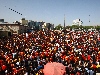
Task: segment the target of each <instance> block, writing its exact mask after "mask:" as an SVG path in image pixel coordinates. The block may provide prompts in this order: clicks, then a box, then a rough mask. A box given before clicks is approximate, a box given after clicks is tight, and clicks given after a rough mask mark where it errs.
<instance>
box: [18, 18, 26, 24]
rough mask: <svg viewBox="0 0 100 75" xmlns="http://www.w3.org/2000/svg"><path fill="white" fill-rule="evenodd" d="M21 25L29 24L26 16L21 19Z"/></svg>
mask: <svg viewBox="0 0 100 75" xmlns="http://www.w3.org/2000/svg"><path fill="white" fill-rule="evenodd" d="M20 23H21V25H28V20H25V18H22V19H21V20H20Z"/></svg>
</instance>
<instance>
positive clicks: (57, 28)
mask: <svg viewBox="0 0 100 75" xmlns="http://www.w3.org/2000/svg"><path fill="white" fill-rule="evenodd" d="M55 29H56V30H60V29H63V26H61V24H59V25H57V26H56V27H55Z"/></svg>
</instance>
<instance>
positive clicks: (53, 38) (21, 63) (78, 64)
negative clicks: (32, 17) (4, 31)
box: [0, 30, 100, 75]
mask: <svg viewBox="0 0 100 75" xmlns="http://www.w3.org/2000/svg"><path fill="white" fill-rule="evenodd" d="M48 62H59V63H62V64H63V65H64V66H66V73H65V74H66V75H96V74H98V75H100V74H99V73H100V33H99V31H96V30H94V31H92V30H91V31H85V30H79V31H75V30H69V31H62V30H60V31H56V30H45V31H33V32H31V33H23V34H20V35H13V36H11V37H9V38H6V37H5V38H3V39H0V75H36V74H37V73H38V75H43V71H42V70H43V68H44V65H46V63H48Z"/></svg>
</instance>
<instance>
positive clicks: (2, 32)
mask: <svg viewBox="0 0 100 75" xmlns="http://www.w3.org/2000/svg"><path fill="white" fill-rule="evenodd" d="M29 29H30V27H29V26H24V25H20V24H19V23H15V24H8V23H7V24H6V23H4V24H0V36H11V35H14V34H16V35H18V34H22V33H26V32H27V31H28V30H29Z"/></svg>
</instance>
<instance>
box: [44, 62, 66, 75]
mask: <svg viewBox="0 0 100 75" xmlns="http://www.w3.org/2000/svg"><path fill="white" fill-rule="evenodd" d="M43 73H44V75H63V74H64V73H65V66H64V65H63V64H62V63H57V62H53V63H47V64H46V65H45V66H44V69H43Z"/></svg>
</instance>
